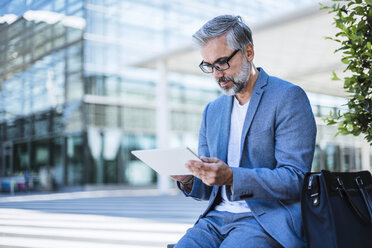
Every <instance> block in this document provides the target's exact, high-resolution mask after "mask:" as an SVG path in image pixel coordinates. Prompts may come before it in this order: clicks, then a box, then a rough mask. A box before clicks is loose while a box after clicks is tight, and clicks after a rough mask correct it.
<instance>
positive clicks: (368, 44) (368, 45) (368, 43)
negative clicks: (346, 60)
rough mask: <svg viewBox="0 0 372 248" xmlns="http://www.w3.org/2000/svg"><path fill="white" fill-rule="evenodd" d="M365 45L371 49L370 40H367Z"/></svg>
mask: <svg viewBox="0 0 372 248" xmlns="http://www.w3.org/2000/svg"><path fill="white" fill-rule="evenodd" d="M371 1H372V0H371ZM367 47H368V49H369V50H371V42H370V41H368V42H367Z"/></svg>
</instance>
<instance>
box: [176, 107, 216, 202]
mask: <svg viewBox="0 0 372 248" xmlns="http://www.w3.org/2000/svg"><path fill="white" fill-rule="evenodd" d="M208 107H209V104H208V105H207V106H206V107H205V109H204V112H203V119H202V123H201V126H200V130H199V146H198V153H199V156H204V157H209V156H210V154H209V148H208V142H207V135H206V130H207V128H206V125H207V112H208ZM177 186H178V188H179V189H180V190H181V191H182V192H183V193H184V194H185V195H186V196H188V197H192V198H195V199H197V200H209V197H210V195H211V192H212V189H213V187H212V186H208V185H206V184H204V183H203V182H202V181H201V180H200V179H199V178H197V177H194V184H193V187H192V190H191V191H190V192H187V191H185V190H183V189H182V188H181V186H180V184H179V182H177Z"/></svg>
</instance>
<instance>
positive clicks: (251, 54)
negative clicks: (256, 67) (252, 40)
mask: <svg viewBox="0 0 372 248" xmlns="http://www.w3.org/2000/svg"><path fill="white" fill-rule="evenodd" d="M244 55H245V57H246V59H247V60H248V61H249V62H252V61H253V58H254V49H253V45H252V44H248V45H247V46H246V47H245V49H244Z"/></svg>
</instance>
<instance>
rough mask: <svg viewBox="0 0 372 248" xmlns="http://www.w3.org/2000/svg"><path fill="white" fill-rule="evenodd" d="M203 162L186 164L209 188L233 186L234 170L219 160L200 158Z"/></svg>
mask: <svg viewBox="0 0 372 248" xmlns="http://www.w3.org/2000/svg"><path fill="white" fill-rule="evenodd" d="M200 159H201V160H202V162H200V161H196V160H189V161H187V162H186V167H187V168H188V169H189V170H190V171H191V173H192V174H193V175H194V176H196V177H197V178H199V179H201V180H202V181H203V183H205V184H206V185H208V186H214V185H218V186H221V185H232V183H233V172H232V169H231V168H230V167H229V166H228V165H227V164H225V163H224V162H222V161H221V160H219V159H217V158H206V157H200Z"/></svg>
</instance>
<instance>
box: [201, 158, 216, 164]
mask: <svg viewBox="0 0 372 248" xmlns="http://www.w3.org/2000/svg"><path fill="white" fill-rule="evenodd" d="M200 159H201V161H203V162H206V163H217V162H218V161H220V160H219V159H218V158H207V157H200Z"/></svg>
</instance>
